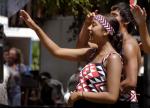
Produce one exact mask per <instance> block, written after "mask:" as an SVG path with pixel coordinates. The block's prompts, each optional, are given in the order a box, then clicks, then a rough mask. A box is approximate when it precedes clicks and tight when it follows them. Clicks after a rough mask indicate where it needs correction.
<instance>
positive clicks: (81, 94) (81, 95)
mask: <svg viewBox="0 0 150 108" xmlns="http://www.w3.org/2000/svg"><path fill="white" fill-rule="evenodd" d="M80 97H81V99H83V98H84V96H83V91H82V92H81V93H80Z"/></svg>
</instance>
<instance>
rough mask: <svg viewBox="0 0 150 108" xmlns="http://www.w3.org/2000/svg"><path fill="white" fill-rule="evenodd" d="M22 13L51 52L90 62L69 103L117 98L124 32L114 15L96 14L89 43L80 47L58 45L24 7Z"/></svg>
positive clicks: (86, 106)
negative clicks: (84, 46)
mask: <svg viewBox="0 0 150 108" xmlns="http://www.w3.org/2000/svg"><path fill="white" fill-rule="evenodd" d="M20 17H21V18H22V19H23V20H24V21H25V22H26V24H27V25H28V26H29V27H30V28H32V29H33V30H34V31H35V32H36V33H37V35H38V37H39V38H40V40H41V42H42V43H43V44H44V45H45V46H46V47H47V49H48V50H49V52H50V53H51V54H53V55H54V56H56V57H59V58H62V59H66V60H72V61H83V60H85V61H86V62H87V64H86V65H85V67H84V68H83V69H82V70H81V72H80V75H79V81H78V85H77V87H76V90H75V91H74V92H72V93H70V96H69V97H68V103H69V104H71V105H73V107H74V108H78V107H80V108H81V107H83V108H107V107H108V106H109V105H110V104H114V103H115V102H116V101H117V99H118V96H119V88H120V79H121V71H122V61H121V57H120V55H119V54H118V52H120V51H121V46H122V41H121V40H122V35H121V34H120V33H119V23H118V21H117V20H116V19H115V18H114V17H113V16H103V15H100V14H99V15H96V16H94V17H93V20H92V22H91V24H90V25H89V27H88V31H89V35H88V36H90V37H91V38H90V39H88V40H87V41H88V43H89V45H90V47H86V48H80V49H69V48H61V47H59V46H58V45H57V44H56V43H55V42H53V41H52V40H51V38H50V37H48V36H47V35H46V34H45V33H44V31H43V30H42V29H41V28H40V27H39V26H38V25H37V24H36V23H35V22H34V21H33V20H32V18H31V17H30V16H29V14H28V13H27V12H25V11H24V10H21V11H20Z"/></svg>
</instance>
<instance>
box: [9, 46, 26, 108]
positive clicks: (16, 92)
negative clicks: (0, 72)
mask: <svg viewBox="0 0 150 108" xmlns="http://www.w3.org/2000/svg"><path fill="white" fill-rule="evenodd" d="M7 66H8V67H9V71H10V76H9V79H8V85H7V86H8V89H7V91H8V100H9V105H11V106H20V105H21V74H23V73H25V72H26V71H27V69H26V66H25V65H24V64H23V62H22V53H21V50H19V49H17V48H14V47H13V48H10V50H9V56H8V63H7Z"/></svg>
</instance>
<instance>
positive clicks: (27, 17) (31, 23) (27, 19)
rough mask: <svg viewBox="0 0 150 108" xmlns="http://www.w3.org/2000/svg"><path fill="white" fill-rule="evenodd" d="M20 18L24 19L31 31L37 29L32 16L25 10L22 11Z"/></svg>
mask: <svg viewBox="0 0 150 108" xmlns="http://www.w3.org/2000/svg"><path fill="white" fill-rule="evenodd" d="M20 18H21V19H23V20H24V21H25V23H26V24H27V25H28V27H30V28H31V29H35V28H36V23H35V22H34V21H33V20H32V18H31V17H30V15H29V14H28V13H27V12H26V11H25V10H20Z"/></svg>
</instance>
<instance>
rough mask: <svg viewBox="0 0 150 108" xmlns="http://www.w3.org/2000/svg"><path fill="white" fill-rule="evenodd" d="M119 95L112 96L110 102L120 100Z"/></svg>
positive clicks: (113, 102)
mask: <svg viewBox="0 0 150 108" xmlns="http://www.w3.org/2000/svg"><path fill="white" fill-rule="evenodd" d="M118 97H119V96H111V98H110V100H109V104H115V103H116V102H117V101H118Z"/></svg>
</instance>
